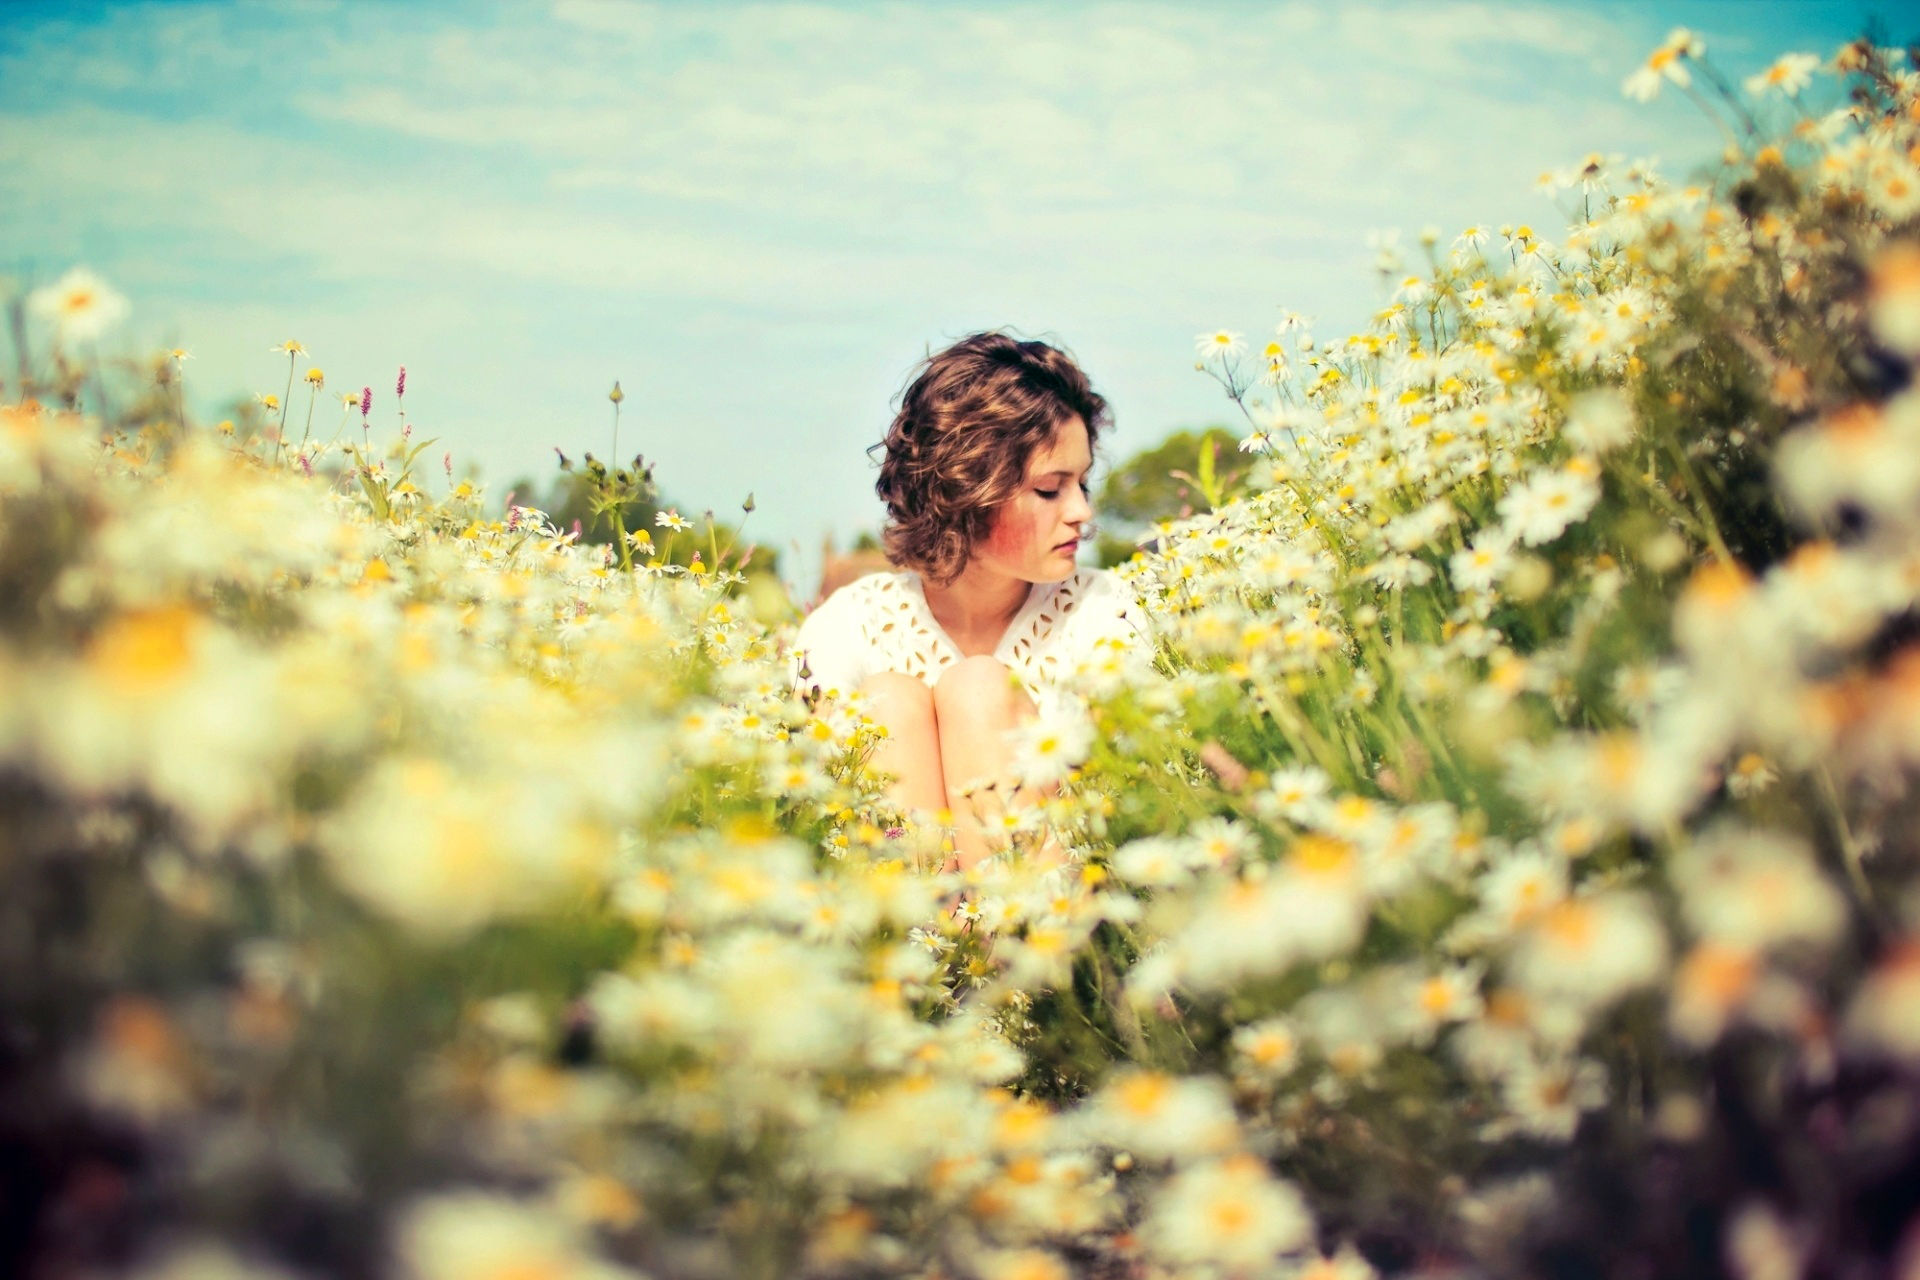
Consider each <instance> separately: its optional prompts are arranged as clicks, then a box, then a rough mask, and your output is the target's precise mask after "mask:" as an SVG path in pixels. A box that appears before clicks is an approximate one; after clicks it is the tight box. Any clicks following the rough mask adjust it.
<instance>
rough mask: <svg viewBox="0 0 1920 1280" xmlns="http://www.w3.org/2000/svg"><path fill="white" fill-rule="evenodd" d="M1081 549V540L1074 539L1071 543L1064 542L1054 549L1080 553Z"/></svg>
mask: <svg viewBox="0 0 1920 1280" xmlns="http://www.w3.org/2000/svg"><path fill="white" fill-rule="evenodd" d="M1079 549H1080V539H1078V538H1075V539H1073V540H1072V541H1071V542H1063V543H1061V544H1060V545H1059V546H1057V547H1055V548H1054V550H1055V551H1078V550H1079Z"/></svg>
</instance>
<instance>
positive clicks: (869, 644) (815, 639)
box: [789, 569, 1151, 693]
mask: <svg viewBox="0 0 1920 1280" xmlns="http://www.w3.org/2000/svg"><path fill="white" fill-rule="evenodd" d="M1142 614H1143V610H1142V609H1141V607H1140V605H1139V603H1138V602H1137V601H1136V600H1135V599H1134V596H1133V592H1132V591H1131V590H1130V589H1129V588H1128V587H1127V585H1126V582H1125V581H1124V580H1123V579H1121V578H1120V576H1119V575H1118V574H1116V573H1114V572H1112V571H1111V570H1108V569H1077V570H1075V571H1074V572H1073V574H1072V575H1071V576H1069V577H1067V578H1064V579H1062V580H1061V581H1059V582H1036V583H1034V584H1033V586H1032V587H1031V588H1030V589H1029V590H1028V592H1027V600H1026V603H1025V604H1023V605H1021V606H1020V611H1019V612H1018V613H1016V614H1014V616H1013V621H1012V622H1010V623H1009V624H1007V629H1006V632H1005V633H1004V634H1002V635H1001V637H1000V643H999V644H997V645H995V646H994V650H993V656H994V657H995V658H997V659H999V660H1000V661H1001V662H1003V663H1005V664H1006V666H1007V668H1008V669H1009V670H1010V671H1013V672H1014V673H1015V674H1017V675H1018V676H1020V677H1021V679H1022V680H1024V681H1025V682H1026V683H1027V684H1029V685H1031V686H1035V687H1039V686H1045V685H1053V684H1059V683H1063V682H1065V681H1067V680H1069V679H1071V678H1072V677H1073V676H1074V675H1075V674H1076V673H1077V672H1078V671H1079V669H1080V666H1081V664H1082V663H1083V662H1085V661H1087V660H1089V659H1090V658H1093V657H1094V656H1095V655H1096V654H1097V653H1098V652H1100V651H1099V650H1098V649H1097V648H1096V645H1097V644H1098V642H1099V641H1101V640H1109V641H1116V642H1118V646H1117V647H1118V649H1119V650H1120V651H1121V652H1124V653H1128V654H1130V655H1137V654H1139V653H1141V652H1142V651H1144V650H1148V649H1150V647H1151V646H1150V645H1148V644H1147V643H1146V640H1145V639H1144V636H1145V634H1146V632H1145V626H1144V623H1143V622H1142ZM1114 647H1115V646H1111V645H1110V646H1109V647H1108V648H1109V651H1112V650H1113V648H1114ZM789 654H790V659H789V661H790V664H791V666H790V670H791V672H792V675H793V679H794V683H795V685H796V686H797V685H800V684H801V683H802V682H801V680H800V667H801V664H802V662H803V661H804V663H805V665H806V667H807V668H808V671H809V673H810V674H809V678H808V679H807V680H806V681H805V684H807V685H818V686H819V687H820V689H821V691H822V692H829V691H836V690H837V691H839V692H841V693H848V692H851V691H852V690H854V689H855V688H857V687H858V686H859V684H860V682H861V681H863V680H865V679H866V678H867V677H868V676H870V675H873V674H875V673H877V672H882V671H897V672H900V673H901V674H903V675H909V676H913V677H914V678H915V679H918V680H920V681H922V682H923V683H925V684H926V685H927V686H928V687H929V688H931V687H932V686H933V685H934V683H935V682H937V681H938V680H939V678H940V673H941V672H943V671H945V670H946V669H947V668H948V667H950V666H952V665H953V664H954V663H956V662H958V661H960V659H961V658H962V656H964V655H962V654H961V652H960V646H959V645H957V644H955V643H954V642H953V638H952V637H951V636H949V635H948V634H947V633H946V632H945V631H944V630H942V629H941V627H940V624H939V623H938V622H936V621H934V617H933V610H932V609H930V608H928V607H927V596H926V592H925V590H924V589H923V588H922V586H921V582H920V577H919V575H918V574H914V573H870V574H868V575H867V576H866V577H864V578H858V579H856V580H854V581H853V582H850V583H848V584H847V585H846V586H844V587H841V588H840V589H839V590H837V591H835V592H834V593H833V594H832V595H830V596H828V597H827V598H826V599H825V600H823V601H821V602H820V604H819V605H818V606H817V607H815V609H814V610H813V612H812V613H810V614H808V615H807V617H806V620H805V621H804V622H802V623H801V624H800V630H799V632H798V634H797V635H795V636H794V640H793V644H792V646H791V648H790V649H789Z"/></svg>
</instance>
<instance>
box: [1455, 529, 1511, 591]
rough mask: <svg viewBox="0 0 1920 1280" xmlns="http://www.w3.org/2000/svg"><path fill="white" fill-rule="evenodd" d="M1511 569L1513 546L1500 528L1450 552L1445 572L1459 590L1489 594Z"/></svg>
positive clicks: (1489, 530) (1489, 531) (1487, 532)
mask: <svg viewBox="0 0 1920 1280" xmlns="http://www.w3.org/2000/svg"><path fill="white" fill-rule="evenodd" d="M1512 567H1513V544H1512V542H1511V541H1510V540H1509V539H1508V537H1507V535H1506V531H1505V530H1503V529H1488V530H1485V531H1483V532H1482V533H1481V534H1480V536H1479V537H1477V538H1475V539H1474V540H1473V543H1472V545H1470V546H1467V547H1465V548H1463V549H1462V550H1459V551H1456V552H1454V553H1453V555H1452V557H1451V558H1449V559H1448V561H1447V570H1448V572H1449V573H1451V574H1452V576H1453V585H1454V586H1455V587H1457V588H1458V589H1459V590H1461V591H1491V590H1493V588H1494V586H1495V585H1496V584H1497V583H1498V582H1499V581H1500V579H1501V577H1503V576H1504V575H1505V574H1506V572H1507V570H1508V569H1511V568H1512Z"/></svg>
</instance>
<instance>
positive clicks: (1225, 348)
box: [1193, 329, 1246, 360]
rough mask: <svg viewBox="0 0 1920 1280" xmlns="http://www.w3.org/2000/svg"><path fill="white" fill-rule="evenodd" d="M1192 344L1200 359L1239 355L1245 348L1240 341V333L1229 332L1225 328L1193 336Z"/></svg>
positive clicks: (1223, 358)
mask: <svg viewBox="0 0 1920 1280" xmlns="http://www.w3.org/2000/svg"><path fill="white" fill-rule="evenodd" d="M1193 345H1194V349H1195V351H1196V352H1197V353H1198V355H1199V356H1200V358H1201V359H1202V360H1206V359H1209V358H1211V357H1215V356H1217V357H1219V358H1220V359H1222V360H1225V359H1227V358H1228V357H1229V356H1237V355H1239V354H1240V353H1241V352H1242V351H1244V350H1245V349H1246V344H1245V343H1243V342H1242V341H1241V335H1240V334H1237V333H1229V332H1227V331H1226V330H1225V329H1216V330H1214V331H1213V332H1212V333H1203V334H1200V335H1198V336H1197V337H1195V338H1194V340H1193Z"/></svg>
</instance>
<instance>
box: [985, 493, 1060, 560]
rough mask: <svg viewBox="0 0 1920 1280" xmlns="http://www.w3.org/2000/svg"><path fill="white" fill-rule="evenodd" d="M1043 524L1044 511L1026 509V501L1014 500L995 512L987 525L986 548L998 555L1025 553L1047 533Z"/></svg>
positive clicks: (1012, 555)
mask: <svg viewBox="0 0 1920 1280" xmlns="http://www.w3.org/2000/svg"><path fill="white" fill-rule="evenodd" d="M1046 523H1047V515H1046V512H1045V511H1042V510H1032V509H1029V504H1027V503H1025V502H1021V501H1017V500H1016V501H1015V502H1014V503H1013V505H1012V506H1008V507H1002V508H1001V509H1000V510H999V511H998V512H996V513H995V514H994V517H993V523H992V524H991V525H989V526H988V528H987V537H986V550H987V551H988V553H989V554H991V555H994V556H997V557H1013V558H1017V557H1019V556H1022V555H1025V554H1026V553H1027V552H1028V551H1030V550H1032V549H1033V545H1034V543H1035V542H1037V541H1039V540H1040V539H1041V538H1043V537H1044V536H1045V535H1046V528H1045V525H1046Z"/></svg>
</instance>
